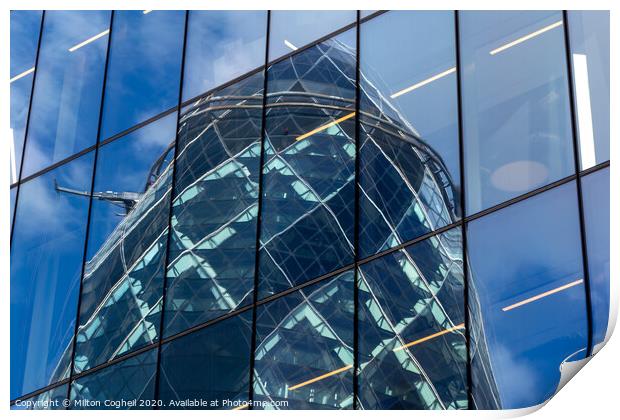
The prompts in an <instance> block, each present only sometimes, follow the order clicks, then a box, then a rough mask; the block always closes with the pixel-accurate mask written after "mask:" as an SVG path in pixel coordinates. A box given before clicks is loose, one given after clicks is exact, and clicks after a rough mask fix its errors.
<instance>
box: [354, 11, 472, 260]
mask: <svg viewBox="0 0 620 420" xmlns="http://www.w3.org/2000/svg"><path fill="white" fill-rule="evenodd" d="M360 30H361V32H360V36H361V38H360V48H361V51H360V57H361V60H362V61H361V64H360V66H361V67H360V70H361V80H360V86H361V90H362V91H361V95H362V96H361V98H360V101H361V103H360V108H361V112H362V114H361V135H362V137H361V139H360V141H361V142H362V143H361V145H360V181H359V182H360V188H361V194H360V207H361V213H360V226H361V229H360V244H359V247H360V254H361V256H362V257H366V256H368V255H372V254H374V253H376V252H378V251H381V250H385V249H387V248H391V247H393V246H396V245H398V244H400V243H402V242H404V241H407V240H410V239H413V238H415V237H417V236H419V235H422V234H425V233H428V232H430V231H432V230H435V229H437V228H440V227H442V226H445V225H447V224H450V223H452V222H454V221H456V220H457V219H458V215H460V207H459V203H458V191H459V190H460V182H459V155H458V152H459V137H458V124H457V122H458V120H457V95H456V63H455V61H456V59H455V57H456V55H455V47H454V43H455V38H454V13H453V12H449V11H445V12H424V11H422V12H419V11H416V12H410V11H397V12H388V13H385V14H383V15H381V16H379V17H377V18H375V19H372V20H371V21H369V22H366V23H364V24H363V25H362V26H361V28H360ZM405 39H406V40H407V43H406V45H405V46H403V45H401V44H400V43H398V42H395V40H405Z"/></svg>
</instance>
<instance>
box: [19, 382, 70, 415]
mask: <svg viewBox="0 0 620 420" xmlns="http://www.w3.org/2000/svg"><path fill="white" fill-rule="evenodd" d="M67 387H68V385H61V386H58V387H56V388H52V389H50V390H49V391H45V392H43V393H41V394H39V395H36V396H34V397H31V398H28V399H25V400H20V402H19V404H15V405H12V406H11V410H65V406H64V404H63V402H64V400H65V399H66V398H67Z"/></svg>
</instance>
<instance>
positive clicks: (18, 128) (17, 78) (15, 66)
mask: <svg viewBox="0 0 620 420" xmlns="http://www.w3.org/2000/svg"><path fill="white" fill-rule="evenodd" d="M41 15H42V13H41V12H40V11H38V10H11V74H10V75H11V121H10V126H11V130H12V134H13V139H12V140H11V141H12V143H11V151H10V153H11V183H13V182H17V177H18V176H19V170H20V168H21V161H22V152H23V148H24V129H25V128H26V120H27V118H28V103H29V101H30V92H31V90H32V79H33V77H34V76H33V72H34V62H35V57H36V54H37V43H38V41H39V32H40V30H41Z"/></svg>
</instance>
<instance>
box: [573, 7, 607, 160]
mask: <svg viewBox="0 0 620 420" xmlns="http://www.w3.org/2000/svg"><path fill="white" fill-rule="evenodd" d="M568 22H569V29H570V47H571V55H572V57H571V58H572V64H573V89H574V92H575V106H576V112H577V127H578V128H579V149H580V157H581V169H587V168H590V167H592V166H594V165H596V164H597V163H601V162H605V161H607V160H609V11H606V10H600V11H594V10H588V11H569V12H568Z"/></svg>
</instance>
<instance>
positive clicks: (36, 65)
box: [9, 10, 45, 248]
mask: <svg viewBox="0 0 620 420" xmlns="http://www.w3.org/2000/svg"><path fill="white" fill-rule="evenodd" d="M44 23H45V10H43V11H41V25H40V26H39V38H38V39H37V51H36V55H35V57H34V71H33V72H32V84H31V85H30V98H29V99H28V114H27V115H26V127H24V138H23V139H22V156H21V159H20V160H19V174H18V175H17V182H16V183H15V184H13V185H11V186H10V188H13V187H14V186H17V187H18V188H17V191H16V192H15V203H13V221H12V223H11V232H10V234H9V248H10V246H11V245H12V244H13V230H14V228H15V219H17V217H16V216H17V204H18V202H19V190H20V188H19V186H20V185H21V179H22V172H23V168H24V156H26V145H27V142H28V131H29V129H30V111H32V98H33V97H34V88H35V82H36V80H37V71H38V69H39V55H40V54H39V53H40V52H41V39H42V38H43V24H44ZM10 140H11V141H13V139H10ZM13 154H15V150H13ZM10 188H9V190H10ZM9 211H10V210H9Z"/></svg>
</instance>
